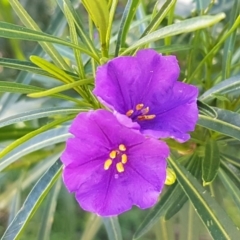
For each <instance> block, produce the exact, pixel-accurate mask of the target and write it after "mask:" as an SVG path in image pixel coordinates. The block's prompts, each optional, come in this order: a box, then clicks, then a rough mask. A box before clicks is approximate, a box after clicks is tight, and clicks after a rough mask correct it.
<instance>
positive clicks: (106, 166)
mask: <svg viewBox="0 0 240 240" xmlns="http://www.w3.org/2000/svg"><path fill="white" fill-rule="evenodd" d="M111 165H112V160H111V159H108V160H106V161H105V163H104V170H108V169H109V168H110V166H111Z"/></svg>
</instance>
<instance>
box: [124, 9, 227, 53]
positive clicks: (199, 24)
mask: <svg viewBox="0 0 240 240" xmlns="http://www.w3.org/2000/svg"><path fill="white" fill-rule="evenodd" d="M224 18H225V14H224V13H220V14H218V15H216V16H207V15H206V16H201V17H194V18H190V19H187V20H183V21H182V22H178V23H175V24H172V25H169V26H166V27H163V28H161V29H159V30H157V31H155V32H152V33H150V34H148V35H147V36H145V37H143V38H141V39H140V40H138V41H137V42H135V43H134V44H133V45H131V46H130V47H129V48H127V49H126V50H125V51H124V52H123V53H122V54H121V55H126V54H127V53H129V52H130V51H132V50H134V49H136V48H138V47H141V46H143V45H145V44H148V43H151V42H155V41H157V40H159V39H163V38H166V37H171V36H176V35H178V34H181V33H188V32H193V31H196V30H199V29H202V28H207V27H209V26H211V25H213V24H216V23H218V22H219V21H221V20H222V19H224Z"/></svg>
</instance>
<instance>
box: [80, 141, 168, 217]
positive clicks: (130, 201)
mask: <svg viewBox="0 0 240 240" xmlns="http://www.w3.org/2000/svg"><path fill="white" fill-rule="evenodd" d="M168 154H169V149H168V147H167V145H166V144H165V143H164V142H160V141H158V140H156V139H150V138H149V139H145V141H144V142H143V143H141V144H137V145H133V146H132V147H130V149H129V160H128V161H129V162H128V163H127V164H126V165H125V171H124V172H123V173H117V172H116V171H114V170H111V171H105V172H104V174H102V178H101V177H99V176H100V174H97V180H95V179H92V180H91V181H86V182H85V183H83V184H82V185H81V187H80V188H79V189H78V191H77V193H76V198H77V200H78V202H79V204H80V206H81V207H82V208H83V209H85V210H87V211H91V212H95V213H97V214H99V215H101V216H114V215H118V214H120V213H122V212H125V211H127V210H129V209H131V208H132V206H133V205H137V206H138V207H140V208H143V209H145V208H149V207H151V206H153V205H154V204H155V203H156V202H157V200H158V196H159V194H160V192H161V190H162V188H163V185H164V182H165V178H166V164H167V163H166V160H165V159H166V157H167V156H168ZM94 176H95V174H94ZM93 178H94V177H93Z"/></svg>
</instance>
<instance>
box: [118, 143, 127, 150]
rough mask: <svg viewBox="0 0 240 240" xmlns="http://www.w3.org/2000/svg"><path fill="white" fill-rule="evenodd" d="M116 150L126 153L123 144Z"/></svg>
mask: <svg viewBox="0 0 240 240" xmlns="http://www.w3.org/2000/svg"><path fill="white" fill-rule="evenodd" d="M118 148H119V150H120V151H126V147H125V145H123V144H120V145H119V147H118Z"/></svg>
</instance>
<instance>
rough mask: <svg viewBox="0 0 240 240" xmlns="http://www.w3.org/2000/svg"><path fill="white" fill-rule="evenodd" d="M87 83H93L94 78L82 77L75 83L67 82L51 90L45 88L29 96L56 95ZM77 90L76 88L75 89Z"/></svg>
mask: <svg viewBox="0 0 240 240" xmlns="http://www.w3.org/2000/svg"><path fill="white" fill-rule="evenodd" d="M87 84H93V79H81V80H78V81H76V82H73V83H69V84H65V85H62V86H58V87H55V88H51V89H49V90H45V91H42V92H37V93H29V94H28V95H27V96H28V97H32V98H39V97H47V96H50V95H54V94H57V93H60V92H63V91H66V90H69V89H72V88H76V87H78V86H82V85H87ZM75 90H76V89H75Z"/></svg>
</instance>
